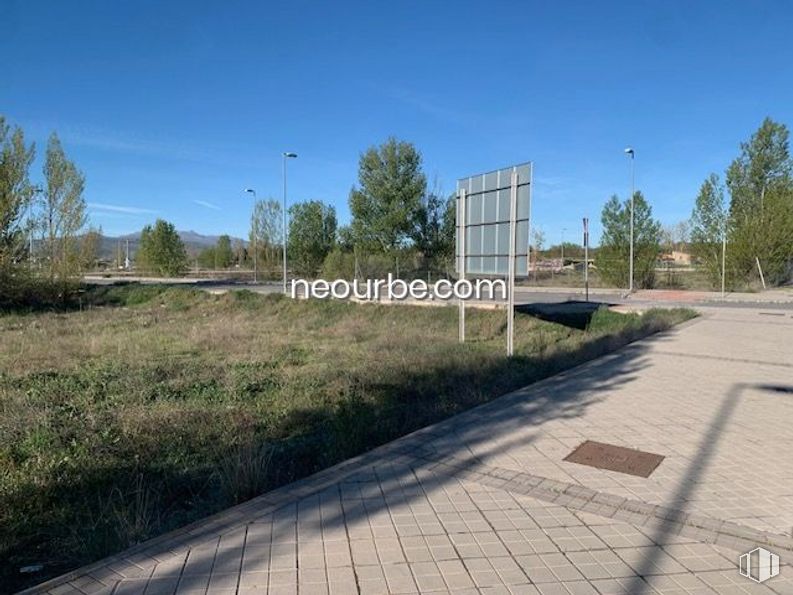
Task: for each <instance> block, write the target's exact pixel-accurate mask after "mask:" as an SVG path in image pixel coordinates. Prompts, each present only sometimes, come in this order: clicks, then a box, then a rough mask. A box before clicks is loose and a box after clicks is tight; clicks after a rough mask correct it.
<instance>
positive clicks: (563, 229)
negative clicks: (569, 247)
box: [562, 227, 567, 269]
mask: <svg viewBox="0 0 793 595" xmlns="http://www.w3.org/2000/svg"><path fill="white" fill-rule="evenodd" d="M565 229H567V228H565V227H563V228H562V269H564V231H565Z"/></svg>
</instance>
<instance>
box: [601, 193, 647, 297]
mask: <svg viewBox="0 0 793 595" xmlns="http://www.w3.org/2000/svg"><path fill="white" fill-rule="evenodd" d="M633 198H634V200H633V202H634V230H633V237H634V242H633V245H634V259H633V274H634V284H635V285H636V286H637V287H642V288H651V287H652V286H653V284H654V283H655V264H656V260H657V258H658V253H659V251H660V243H661V224H660V223H658V222H657V221H656V220H655V219H653V213H652V208H651V207H650V205H649V204H648V202H647V201H646V200H645V198H644V196H643V195H642V193H641V192H638V191H637V192H636V193H635V194H634V197H633ZM630 221H631V206H630V200H625V202H624V203H620V201H619V198H617V196H616V195H614V196H612V197H611V198H610V199H609V200H608V202H606V204H605V206H604V207H603V212H602V214H601V223H602V225H603V235H602V237H601V240H600V248H599V249H598V252H597V256H596V257H595V265H596V266H597V268H598V272H599V273H600V276H601V278H602V279H603V280H604V281H605V282H606V283H609V284H611V285H614V286H617V287H627V285H628V275H629V260H630Z"/></svg>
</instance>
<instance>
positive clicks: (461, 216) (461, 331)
mask: <svg viewBox="0 0 793 595" xmlns="http://www.w3.org/2000/svg"><path fill="white" fill-rule="evenodd" d="M459 194H460V200H459V201H458V202H457V217H458V220H459V222H460V238H459V240H460V254H459V257H458V258H459V262H458V269H459V279H460V280H462V279H465V189H464V188H463V189H460V192H459ZM457 304H458V305H457V308H458V310H459V313H460V316H459V318H460V320H459V322H458V330H457V334H458V338H459V340H460V343H465V300H461V299H458V301H457Z"/></svg>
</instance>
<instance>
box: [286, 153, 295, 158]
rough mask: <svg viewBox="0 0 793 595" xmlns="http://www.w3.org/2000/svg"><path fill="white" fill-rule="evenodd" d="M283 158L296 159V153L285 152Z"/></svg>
mask: <svg viewBox="0 0 793 595" xmlns="http://www.w3.org/2000/svg"><path fill="white" fill-rule="evenodd" d="M284 157H291V158H295V157H297V153H289V152H285V153H284Z"/></svg>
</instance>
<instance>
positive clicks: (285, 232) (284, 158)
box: [283, 153, 289, 293]
mask: <svg viewBox="0 0 793 595" xmlns="http://www.w3.org/2000/svg"><path fill="white" fill-rule="evenodd" d="M283 166H284V213H283V216H284V217H283V218H284V293H286V238H287V234H288V233H289V232H288V231H287V229H286V153H284V155H283Z"/></svg>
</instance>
